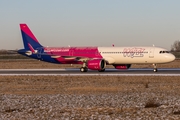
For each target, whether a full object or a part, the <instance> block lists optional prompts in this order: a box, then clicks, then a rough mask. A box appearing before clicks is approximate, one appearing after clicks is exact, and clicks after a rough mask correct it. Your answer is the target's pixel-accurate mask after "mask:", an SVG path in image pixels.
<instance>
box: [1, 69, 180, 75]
mask: <svg viewBox="0 0 180 120" xmlns="http://www.w3.org/2000/svg"><path fill="white" fill-rule="evenodd" d="M0 75H1V76H2V75H6V76H12V75H44V76H48V75H59V76H77V75H80V76H92V75H99V76H180V68H168V69H167V68H159V69H158V72H153V69H149V68H143V69H135V68H131V69H128V70H117V69H106V71H105V72H98V71H95V70H89V71H88V72H84V73H82V72H80V71H79V69H74V68H72V69H71V68H68V69H0Z"/></svg>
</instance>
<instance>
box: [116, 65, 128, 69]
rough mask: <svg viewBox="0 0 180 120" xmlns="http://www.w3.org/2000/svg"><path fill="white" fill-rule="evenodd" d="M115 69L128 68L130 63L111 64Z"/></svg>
mask: <svg viewBox="0 0 180 120" xmlns="http://www.w3.org/2000/svg"><path fill="white" fill-rule="evenodd" d="M113 66H114V67H115V68H116V69H129V68H130V67H131V64H119V65H113Z"/></svg>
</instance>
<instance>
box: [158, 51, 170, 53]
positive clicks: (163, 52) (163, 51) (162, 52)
mask: <svg viewBox="0 0 180 120" xmlns="http://www.w3.org/2000/svg"><path fill="white" fill-rule="evenodd" d="M159 53H160V54H162V53H170V52H169V51H160V52H159Z"/></svg>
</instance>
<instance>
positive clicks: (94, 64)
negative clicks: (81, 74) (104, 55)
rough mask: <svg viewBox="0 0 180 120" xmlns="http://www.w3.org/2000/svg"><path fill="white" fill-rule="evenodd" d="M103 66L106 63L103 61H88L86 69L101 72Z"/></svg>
mask: <svg viewBox="0 0 180 120" xmlns="http://www.w3.org/2000/svg"><path fill="white" fill-rule="evenodd" d="M105 66H106V62H105V60H104V59H94V60H89V61H88V63H87V67H88V68H89V69H91V70H103V69H104V68H105Z"/></svg>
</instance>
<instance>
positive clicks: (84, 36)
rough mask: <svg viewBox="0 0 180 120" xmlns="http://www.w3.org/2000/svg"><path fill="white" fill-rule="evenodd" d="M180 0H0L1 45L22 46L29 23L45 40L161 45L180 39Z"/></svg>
mask: <svg viewBox="0 0 180 120" xmlns="http://www.w3.org/2000/svg"><path fill="white" fill-rule="evenodd" d="M179 5H180V0H28V1H25V0H1V1H0V43H1V44H0V49H20V48H23V44H22V38H21V34H20V29H19V24H20V23H27V24H28V26H29V27H30V29H31V30H32V31H33V33H34V35H35V36H36V37H37V39H38V40H39V41H40V43H41V44H42V45H44V46H55V47H58V46H59V47H60V46H68V45H71V46H111V45H112V44H115V46H152V45H153V44H154V45H155V46H161V47H164V48H167V49H169V50H170V48H171V45H172V44H173V43H174V41H176V40H180V6H179Z"/></svg>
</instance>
